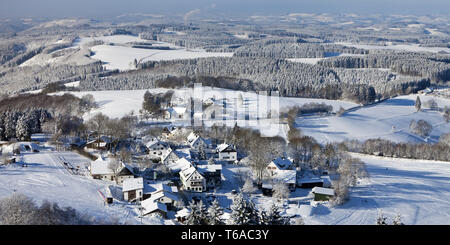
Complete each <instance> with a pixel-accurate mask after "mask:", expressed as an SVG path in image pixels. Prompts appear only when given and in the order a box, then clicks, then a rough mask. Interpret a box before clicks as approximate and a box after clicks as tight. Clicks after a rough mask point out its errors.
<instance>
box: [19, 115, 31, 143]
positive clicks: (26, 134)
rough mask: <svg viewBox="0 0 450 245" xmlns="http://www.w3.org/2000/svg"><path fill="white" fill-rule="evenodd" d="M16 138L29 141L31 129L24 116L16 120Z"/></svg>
mask: <svg viewBox="0 0 450 245" xmlns="http://www.w3.org/2000/svg"><path fill="white" fill-rule="evenodd" d="M16 138H17V139H18V140H29V139H30V138H31V128H30V126H29V124H28V121H27V118H26V115H25V114H24V115H22V116H20V117H19V119H17V123H16Z"/></svg>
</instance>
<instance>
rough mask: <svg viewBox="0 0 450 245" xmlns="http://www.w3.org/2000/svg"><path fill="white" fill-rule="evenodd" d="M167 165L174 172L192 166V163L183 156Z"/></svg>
mask: <svg viewBox="0 0 450 245" xmlns="http://www.w3.org/2000/svg"><path fill="white" fill-rule="evenodd" d="M167 167H168V168H170V170H172V171H173V172H179V171H180V170H182V169H186V168H189V167H192V163H191V162H190V161H189V160H187V159H186V158H184V157H183V158H180V159H178V160H177V161H176V162H175V163H169V164H168V165H167Z"/></svg>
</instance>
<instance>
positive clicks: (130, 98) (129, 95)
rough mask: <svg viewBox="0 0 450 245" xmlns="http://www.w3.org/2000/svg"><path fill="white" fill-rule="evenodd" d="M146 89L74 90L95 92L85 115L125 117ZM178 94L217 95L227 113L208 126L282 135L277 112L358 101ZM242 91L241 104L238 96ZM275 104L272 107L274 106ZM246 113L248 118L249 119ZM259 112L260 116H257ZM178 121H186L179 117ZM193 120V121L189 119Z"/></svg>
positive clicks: (206, 92) (218, 92)
mask: <svg viewBox="0 0 450 245" xmlns="http://www.w3.org/2000/svg"><path fill="white" fill-rule="evenodd" d="M145 91H146V90H114V91H83V92H71V93H72V94H74V95H75V96H77V97H82V96H83V95H86V94H92V95H93V96H94V99H95V101H96V102H97V103H98V105H99V108H97V109H94V110H92V111H90V112H89V113H87V114H85V116H84V119H85V120H88V119H89V118H90V117H92V116H94V115H95V114H96V113H98V112H101V113H103V114H105V115H107V116H109V117H112V118H114V117H122V116H124V115H125V114H127V113H130V112H131V111H134V113H135V114H136V113H138V111H139V110H140V109H141V108H142V102H143V101H144V93H145ZM148 91H150V92H151V93H163V92H166V91H167V89H161V88H158V89H149V90H148ZM174 91H175V94H174V95H175V97H178V98H188V97H190V96H193V97H194V98H196V96H198V97H199V98H201V99H204V100H206V99H208V98H215V101H216V102H218V103H221V104H220V105H221V106H222V105H224V108H225V111H226V113H224V118H225V119H226V120H222V119H214V120H213V119H205V120H204V121H203V122H204V124H205V125H206V126H211V125H212V124H214V123H219V122H220V123H225V124H226V125H227V126H229V127H233V126H234V125H235V123H237V124H238V125H239V126H242V127H251V128H255V129H259V130H261V132H262V133H263V134H264V135H266V136H275V135H279V136H282V137H285V136H286V130H287V127H286V124H285V123H283V122H282V121H281V120H278V119H277V117H275V115H276V114H277V113H278V112H280V111H281V112H286V111H288V110H289V108H291V107H293V106H301V105H303V104H305V103H311V102H315V103H322V102H323V103H325V104H328V105H331V106H333V111H337V110H339V108H340V106H342V107H343V108H345V109H348V108H352V107H355V106H357V104H355V103H352V102H347V101H336V100H325V99H310V98H288V97H278V96H268V95H264V94H256V93H253V92H241V91H233V90H227V89H221V88H211V87H203V92H202V93H200V94H198V95H197V93H194V90H193V89H188V88H184V89H176V90H174ZM240 95H242V98H243V101H242V104H241V103H240V102H239V100H238V97H239V96H240ZM272 106H273V107H272ZM267 112H271V113H272V114H271V115H272V117H273V118H274V119H271V118H270V117H269V118H267ZM246 115H249V116H247V120H246ZM258 116H259V120H258V119H257V117H258ZM175 123H176V124H177V123H186V122H180V121H176V122H175ZM188 123H190V122H188Z"/></svg>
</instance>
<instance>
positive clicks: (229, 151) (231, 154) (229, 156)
mask: <svg viewBox="0 0 450 245" xmlns="http://www.w3.org/2000/svg"><path fill="white" fill-rule="evenodd" d="M214 158H215V160H217V161H226V162H235V161H237V151H236V149H235V148H234V146H232V145H228V144H220V145H218V146H217V147H216V154H215V157H214Z"/></svg>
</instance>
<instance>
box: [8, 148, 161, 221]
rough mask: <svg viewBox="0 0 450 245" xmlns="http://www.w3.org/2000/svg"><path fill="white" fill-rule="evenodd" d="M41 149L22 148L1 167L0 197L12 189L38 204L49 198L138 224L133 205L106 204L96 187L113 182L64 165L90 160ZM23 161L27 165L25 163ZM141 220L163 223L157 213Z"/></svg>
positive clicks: (84, 211) (84, 163) (82, 210)
mask: <svg viewBox="0 0 450 245" xmlns="http://www.w3.org/2000/svg"><path fill="white" fill-rule="evenodd" d="M39 149H40V152H37V153H32V152H22V153H21V154H20V156H19V159H18V163H16V164H10V165H7V166H1V167H0V198H5V197H9V196H11V195H12V194H13V193H21V194H25V195H27V196H28V197H31V198H33V199H34V200H35V201H36V202H37V203H38V204H39V205H40V203H41V202H42V201H44V200H48V201H52V202H56V203H58V205H59V206H60V207H64V206H70V207H72V208H75V209H76V210H77V211H78V212H80V213H81V214H88V215H90V216H93V217H96V218H98V219H106V220H108V219H109V220H117V221H119V222H121V223H128V224H139V223H140V222H141V220H140V219H139V218H138V211H137V210H136V209H135V205H130V204H126V203H124V202H115V203H114V204H112V205H105V204H104V202H103V199H102V198H101V196H100V194H99V193H98V190H102V189H104V188H107V186H108V185H111V184H114V183H113V182H109V181H102V180H94V179H92V177H90V176H84V175H73V174H71V173H70V172H69V171H68V170H67V169H66V168H65V167H64V165H63V162H68V163H70V164H71V165H72V166H74V167H76V166H80V168H83V169H85V168H86V167H87V166H88V165H89V163H90V160H89V159H87V158H85V157H83V156H81V155H79V154H77V153H74V152H57V151H53V150H52V149H51V148H39ZM24 165H26V166H24ZM142 222H143V223H144V224H165V221H163V220H161V219H159V218H156V217H145V218H143V220H142Z"/></svg>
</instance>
